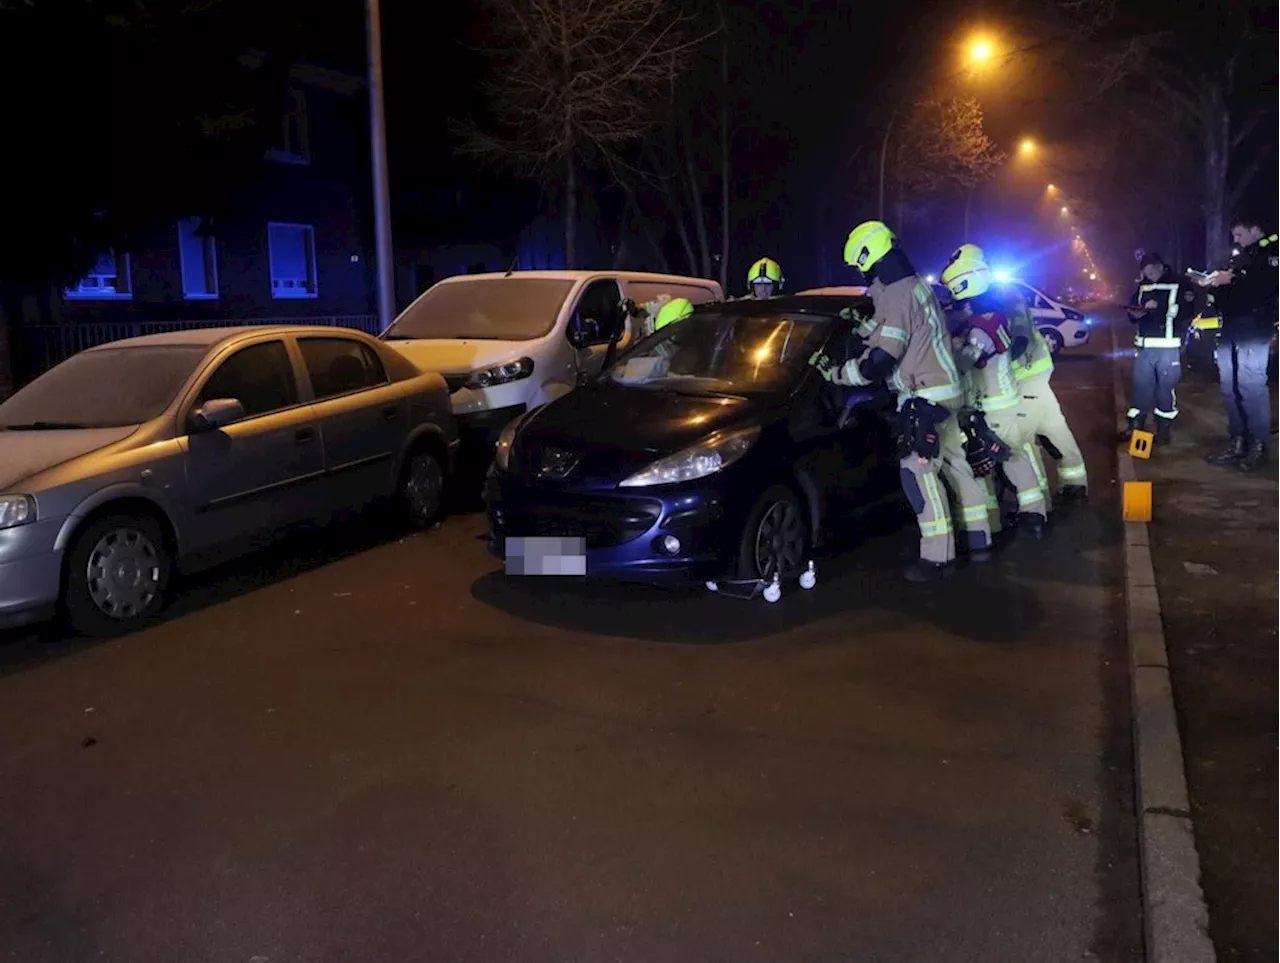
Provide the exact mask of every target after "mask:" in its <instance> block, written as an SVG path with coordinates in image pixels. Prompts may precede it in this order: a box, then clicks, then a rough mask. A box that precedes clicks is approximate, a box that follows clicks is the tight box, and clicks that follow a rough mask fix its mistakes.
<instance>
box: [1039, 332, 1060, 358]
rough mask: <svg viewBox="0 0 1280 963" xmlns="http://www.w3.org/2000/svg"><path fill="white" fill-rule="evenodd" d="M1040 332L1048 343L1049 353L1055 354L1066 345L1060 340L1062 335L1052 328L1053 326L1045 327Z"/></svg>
mask: <svg viewBox="0 0 1280 963" xmlns="http://www.w3.org/2000/svg"><path fill="white" fill-rule="evenodd" d="M1040 333H1041V334H1043V335H1044V340H1045V343H1046V344H1048V345H1049V354H1051V355H1055V356H1056V355H1057V354H1058V352H1059V351H1061V350H1062V349H1063V348H1064V347H1065V346H1066V342H1065V341H1063V340H1062V335H1061V334H1059V333H1058V332H1057V331H1055V330H1053V328H1046V329H1044V330H1043V331H1042V332H1040Z"/></svg>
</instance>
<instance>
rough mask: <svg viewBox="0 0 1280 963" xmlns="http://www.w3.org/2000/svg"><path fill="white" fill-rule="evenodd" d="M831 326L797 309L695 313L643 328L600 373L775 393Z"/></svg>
mask: <svg viewBox="0 0 1280 963" xmlns="http://www.w3.org/2000/svg"><path fill="white" fill-rule="evenodd" d="M830 325H831V322H830V320H829V319H827V318H824V317H815V316H812V315H803V314H762V315H741V314H734V313H720V312H706V313H696V314H692V315H690V316H689V317H687V318H685V319H684V320H682V321H677V322H675V323H674V324H670V325H668V326H667V327H665V328H663V329H662V330H661V331H659V332H657V333H656V334H653V335H650V336H649V337H648V338H646V339H645V340H644V341H642V342H640V344H638V345H636V347H635V348H634V349H632V350H631V351H629V352H627V354H626V355H624V356H623V357H621V358H619V359H618V361H617V363H616V364H614V365H613V367H612V368H610V369H609V371H608V372H607V373H606V376H607V377H608V378H609V379H610V380H611V381H613V382H615V383H616V384H622V385H630V386H633V387H637V388H652V389H658V390H662V391H675V392H680V393H684V394H728V395H748V396H749V395H761V394H776V393H782V392H786V391H789V390H791V389H792V388H793V387H794V386H795V384H796V383H797V381H798V380H799V378H800V377H801V376H802V375H803V374H804V372H805V369H806V366H807V364H808V361H809V358H810V356H812V354H813V353H814V352H815V351H816V350H817V349H818V348H819V347H821V346H822V344H823V342H824V341H825V340H826V337H827V333H828V331H829V329H830Z"/></svg>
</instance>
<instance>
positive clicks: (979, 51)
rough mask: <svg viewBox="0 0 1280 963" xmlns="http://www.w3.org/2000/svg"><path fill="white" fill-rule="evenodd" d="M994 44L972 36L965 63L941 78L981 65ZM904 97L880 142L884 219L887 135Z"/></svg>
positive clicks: (989, 59) (988, 60)
mask: <svg viewBox="0 0 1280 963" xmlns="http://www.w3.org/2000/svg"><path fill="white" fill-rule="evenodd" d="M995 53H996V51H995V45H994V44H993V43H992V42H991V41H990V40H989V39H987V38H985V37H977V38H974V39H973V40H972V41H971V42H970V43H969V46H968V50H967V52H966V55H965V64H964V66H963V67H961V68H960V69H959V70H956V71H953V72H951V73H950V74H948V75H947V76H946V77H943V78H942V80H951V79H952V78H953V77H958V76H960V75H961V74H962V73H964V72H965V71H966V70H968V69H970V68H975V67H982V66H985V65H987V64H989V63H991V62H992V60H994V59H995ZM904 99H905V93H904V94H903V96H900V97H899V98H898V102H897V103H896V104H895V105H894V108H893V114H892V115H890V117H889V123H888V125H887V126H886V127H885V129H884V140H883V141H881V143H880V198H879V215H878V216H879V218H880V220H882V221H883V220H884V169H885V162H886V161H887V160H888V158H889V137H890V136H891V135H892V134H893V125H894V124H895V123H896V122H897V120H898V114H899V112H900V111H901V110H902V102H903V100H904Z"/></svg>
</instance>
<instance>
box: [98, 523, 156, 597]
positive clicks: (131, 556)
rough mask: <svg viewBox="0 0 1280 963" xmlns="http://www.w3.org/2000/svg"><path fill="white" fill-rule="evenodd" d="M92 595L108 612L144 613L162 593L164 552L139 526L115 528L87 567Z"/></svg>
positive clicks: (105, 537)
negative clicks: (160, 551)
mask: <svg viewBox="0 0 1280 963" xmlns="http://www.w3.org/2000/svg"><path fill="white" fill-rule="evenodd" d="M85 577H86V581H87V583H88V587H89V598H91V599H92V600H93V604H94V605H96V606H97V607H98V610H99V611H100V612H102V613H103V614H104V615H108V616H110V617H111V618H113V619H122V620H123V619H130V618H135V617H136V616H138V615H141V614H142V613H143V612H144V611H146V609H147V606H149V605H150V604H151V603H152V602H154V601H155V599H156V596H158V595H159V594H160V553H159V552H158V551H157V550H156V546H155V544H154V543H153V542H152V541H151V539H150V538H148V537H147V535H145V534H144V533H143V532H140V531H138V530H137V529H136V528H116V529H112V530H111V531H110V532H108V533H107V534H105V535H103V536H102V538H100V539H98V543H97V544H96V545H94V546H93V551H91V552H90V553H89V561H88V564H87V566H86V570H85Z"/></svg>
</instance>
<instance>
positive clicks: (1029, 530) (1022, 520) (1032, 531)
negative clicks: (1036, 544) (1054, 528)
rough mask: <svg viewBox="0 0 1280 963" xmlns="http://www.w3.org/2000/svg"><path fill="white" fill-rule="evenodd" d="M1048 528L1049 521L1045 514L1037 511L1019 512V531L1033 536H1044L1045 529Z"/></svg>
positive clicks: (1036, 537) (1039, 537)
mask: <svg viewBox="0 0 1280 963" xmlns="http://www.w3.org/2000/svg"><path fill="white" fill-rule="evenodd" d="M1047 528H1048V521H1047V520H1046V519H1045V517H1044V516H1043V515H1039V514H1036V513H1035V512H1019V513H1018V531H1019V533H1021V534H1023V535H1027V536H1029V537H1031V538H1034V539H1036V540H1037V541H1038V540H1039V539H1042V538H1044V536H1045V531H1046V529H1047Z"/></svg>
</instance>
